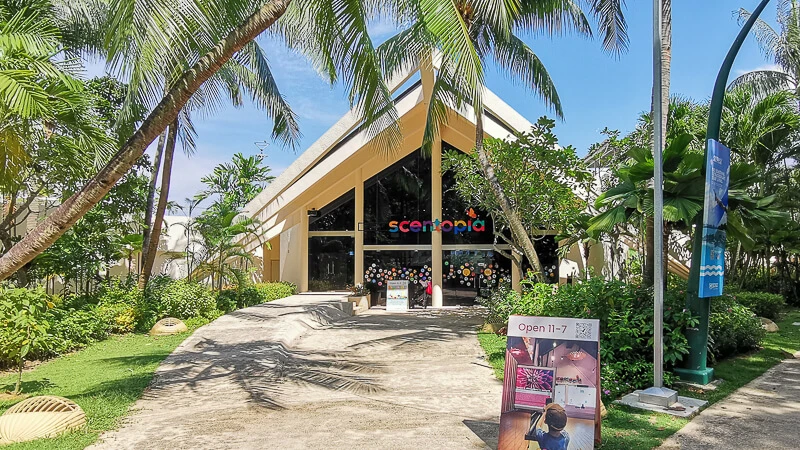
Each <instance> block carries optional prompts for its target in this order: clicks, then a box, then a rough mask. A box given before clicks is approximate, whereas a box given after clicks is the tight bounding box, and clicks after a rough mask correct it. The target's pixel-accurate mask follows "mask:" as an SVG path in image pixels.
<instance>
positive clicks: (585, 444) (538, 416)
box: [498, 316, 600, 450]
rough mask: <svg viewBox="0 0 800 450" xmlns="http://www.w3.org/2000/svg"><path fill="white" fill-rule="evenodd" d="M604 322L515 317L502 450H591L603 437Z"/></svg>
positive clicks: (505, 384) (508, 354)
mask: <svg viewBox="0 0 800 450" xmlns="http://www.w3.org/2000/svg"><path fill="white" fill-rule="evenodd" d="M599 327H600V321H599V320H596V319H569V318H561V317H532V316H511V317H509V320H508V328H507V329H508V339H507V344H506V362H505V370H504V374H505V377H504V379H503V399H502V402H501V412H500V436H499V440H498V449H499V450H512V449H520V448H527V449H531V448H533V449H536V448H541V449H559V450H561V449H563V450H578V449H580V450H590V449H592V448H594V442H595V441H596V439H599V437H600V353H599V351H600V330H599Z"/></svg>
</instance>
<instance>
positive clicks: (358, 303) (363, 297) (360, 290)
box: [347, 284, 369, 310]
mask: <svg viewBox="0 0 800 450" xmlns="http://www.w3.org/2000/svg"><path fill="white" fill-rule="evenodd" d="M348 289H350V295H349V296H348V297H347V300H348V301H349V302H352V303H353V306H355V307H356V308H358V309H359V310H367V309H369V288H367V287H366V286H364V285H363V284H356V285H354V286H349V287H348Z"/></svg>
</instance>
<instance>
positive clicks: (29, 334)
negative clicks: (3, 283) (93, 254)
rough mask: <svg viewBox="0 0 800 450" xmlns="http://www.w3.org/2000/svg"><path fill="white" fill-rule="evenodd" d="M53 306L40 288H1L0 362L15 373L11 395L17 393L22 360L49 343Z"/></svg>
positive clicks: (19, 385)
mask: <svg viewBox="0 0 800 450" xmlns="http://www.w3.org/2000/svg"><path fill="white" fill-rule="evenodd" d="M53 306H54V305H53V303H52V302H51V301H50V297H49V296H48V295H47V294H46V293H45V292H44V291H43V290H42V289H4V288H1V287H0V361H2V362H3V363H5V364H7V365H14V366H15V367H16V368H17V370H18V372H17V374H18V377H17V383H16V387H15V389H14V394H19V393H20V389H21V383H22V368H23V367H24V364H25V360H26V359H29V357H30V356H31V355H35V354H36V353H37V352H43V351H46V350H47V348H48V347H49V345H50V343H51V335H50V334H49V333H48V331H49V328H50V324H49V323H48V321H47V310H48V309H49V308H52V307H53Z"/></svg>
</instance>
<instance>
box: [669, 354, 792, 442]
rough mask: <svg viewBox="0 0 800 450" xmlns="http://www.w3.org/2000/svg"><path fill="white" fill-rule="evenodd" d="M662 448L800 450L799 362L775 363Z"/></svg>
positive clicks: (714, 406) (713, 406)
mask: <svg viewBox="0 0 800 450" xmlns="http://www.w3.org/2000/svg"><path fill="white" fill-rule="evenodd" d="M660 448H662V449H670V450H672V449H681V450H695V449H751V448H753V449H770V450H772V449H796V448H800V360H799V359H791V360H786V361H784V362H782V363H780V364H778V365H777V366H775V367H773V368H772V369H770V370H769V371H767V372H766V373H765V374H764V375H762V376H761V377H759V378H756V379H755V380H753V381H752V382H750V383H749V384H747V385H745V386H744V387H742V388H740V389H739V390H737V391H736V392H734V393H733V394H731V395H730V396H729V397H728V398H726V399H725V400H722V401H720V402H718V403H715V404H714V405H712V406H711V407H709V408H708V409H706V410H705V411H703V412H702V413H700V414H699V415H698V416H697V417H696V418H694V419H693V420H692V421H691V422H689V424H688V425H686V426H685V427H683V429H681V430H680V431H678V432H677V433H676V434H675V435H673V436H672V437H671V438H670V439H668V440H667V441H666V442H664V444H663V445H662V446H661V447H660Z"/></svg>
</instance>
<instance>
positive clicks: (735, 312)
mask: <svg viewBox="0 0 800 450" xmlns="http://www.w3.org/2000/svg"><path fill="white" fill-rule="evenodd" d="M736 298H737V300H738V298H739V296H738V295H737V296H736ZM737 300H734V298H733V296H722V297H716V298H713V299H711V317H710V319H709V329H708V349H709V352H708V358H709V360H711V362H715V361H717V360H718V359H721V358H725V357H728V356H733V355H736V354H739V353H745V352H748V351H750V350H755V349H756V348H758V346H759V345H760V344H761V341H762V339H764V334H765V332H764V329H763V328H761V320H759V318H758V317H756V315H755V314H753V312H752V311H751V310H750V309H748V308H747V307H746V306H743V305H740V304H739V303H737Z"/></svg>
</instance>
